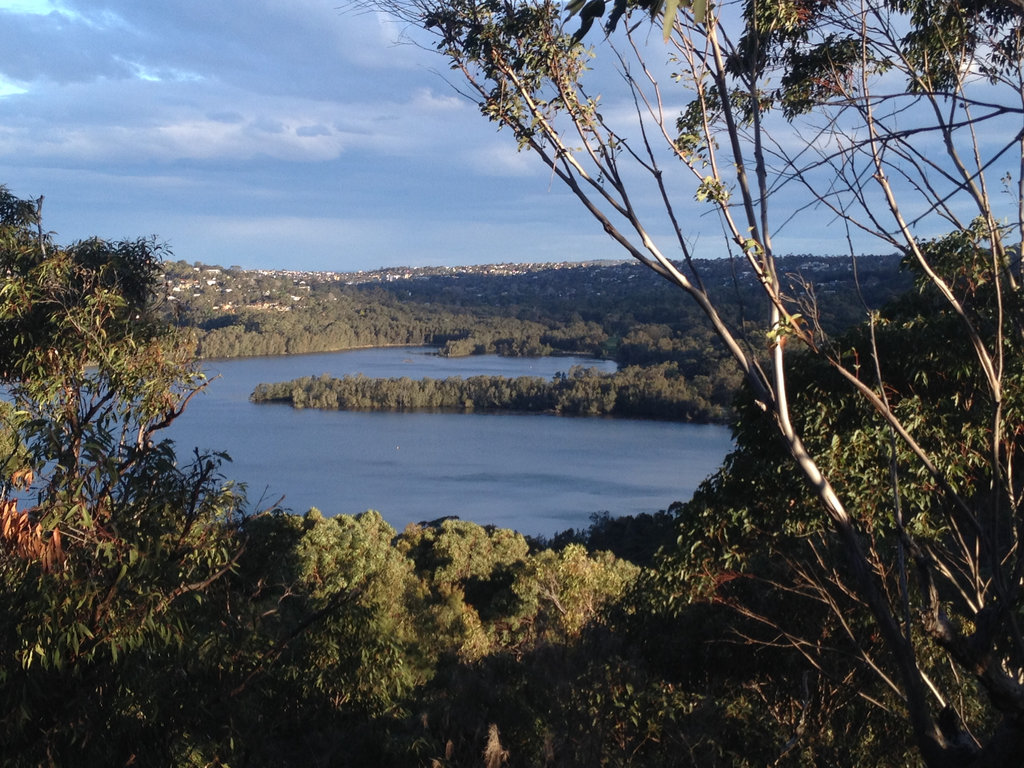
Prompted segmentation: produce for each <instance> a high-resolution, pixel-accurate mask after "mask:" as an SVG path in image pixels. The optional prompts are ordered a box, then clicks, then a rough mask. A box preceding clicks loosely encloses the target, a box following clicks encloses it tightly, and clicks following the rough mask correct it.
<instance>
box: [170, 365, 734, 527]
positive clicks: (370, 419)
mask: <svg viewBox="0 0 1024 768" xmlns="http://www.w3.org/2000/svg"><path fill="white" fill-rule="evenodd" d="M576 363H582V364H586V365H597V366H598V367H601V368H603V369H605V370H612V369H614V364H612V363H607V362H598V363H595V362H593V361H587V360H581V359H576V358H535V359H522V358H501V357H496V356H483V357H479V356H477V357H469V358H454V359H451V358H442V357H438V356H436V355H433V354H430V352H429V350H423V349H419V348H391V349H369V350H357V351H352V352H338V353H331V354H319V355H302V356H295V357H272V358H249V359H242V360H225V361H213V362H210V363H208V364H207V366H206V370H207V374H208V375H210V376H211V377H212V376H218V375H219V376H220V378H219V379H217V380H216V381H214V382H213V383H212V384H211V385H210V386H209V387H208V389H207V391H206V392H204V393H202V394H200V395H198V396H197V397H196V398H195V399H194V400H193V402H192V405H190V407H189V409H188V411H186V413H185V415H184V416H183V417H182V418H181V419H179V421H178V422H177V423H176V424H175V425H174V427H173V429H172V431H171V436H172V437H173V438H174V439H175V441H176V442H177V446H178V452H179V454H182V455H183V454H184V453H185V452H186V451H187V450H188V449H190V448H191V447H192V446H199V447H201V448H207V449H214V450H222V451H226V452H227V453H228V454H229V455H230V456H231V458H232V459H233V461H232V463H231V464H228V465H226V466H225V474H226V475H227V476H228V477H230V478H232V479H234V480H237V481H239V482H244V483H245V484H246V485H247V486H248V493H249V499H250V502H251V503H252V506H254V508H259V507H261V506H263V507H265V506H269V505H271V504H273V503H275V502H277V501H278V500H279V499H281V498H282V497H283V500H282V501H281V503H282V505H283V506H284V507H285V508H288V509H291V510H292V511H295V512H305V511H306V510H307V509H309V508H310V507H313V506H315V507H317V508H319V509H320V510H321V511H323V512H324V513H325V514H328V515H334V514H357V513H359V512H363V511H365V510H367V509H376V510H378V511H379V512H380V513H381V514H382V515H383V516H384V518H385V519H386V520H387V521H388V522H389V523H391V525H393V526H394V527H395V528H396V529H398V530H401V529H402V528H404V527H405V526H406V524H408V523H410V522H417V521H421V520H431V519H434V518H437V517H441V516H443V515H457V516H459V517H461V518H463V519H467V520H473V521H475V522H478V523H481V524H494V525H497V526H499V527H503V528H515V529H517V530H520V531H522V532H523V533H528V534H546V535H550V534H552V533H555V532H556V531H560V530H564V529H566V528H580V527H584V526H586V525H587V524H588V523H589V518H590V515H591V514H592V513H595V512H604V511H607V512H610V513H611V514H613V515H622V514H636V513H640V512H655V511H657V510H659V509H664V508H666V507H667V506H668V505H669V504H670V503H671V502H673V501H676V500H681V499H686V498H689V496H690V495H691V494H692V493H693V490H694V489H695V488H696V487H697V485H698V484H699V483H700V482H701V481H702V480H703V479H704V478H705V477H707V475H709V474H710V473H711V472H713V471H714V470H715V469H716V468H717V467H718V465H719V464H720V463H721V460H722V458H723V457H724V456H725V454H726V452H727V451H728V450H729V447H730V439H729V432H728V430H727V429H725V428H724V427H719V426H706V425H690V424H672V423H662V422H653V421H638V420H625V419H588V418H562V417H557V416H546V415H519V414H450V413H348V412H344V411H316V410H295V409H293V408H291V406H287V405H280V404H275V405H254V404H252V403H250V402H249V400H248V398H249V394H250V393H251V392H252V390H253V388H254V387H255V386H256V384H258V383H259V382H263V381H265V382H271V381H282V380H285V379H292V378H296V377H299V376H310V375H313V376H318V375H320V374H322V373H328V374H330V375H332V376H341V375H343V374H346V373H365V374H366V375H367V376H408V377H410V378H419V377H424V376H430V377H433V378H443V377H445V376H471V375H477V374H495V375H498V374H500V375H504V376H521V375H534V376H544V377H546V378H550V377H551V376H553V375H554V374H555V373H556V372H558V371H564V370H567V369H568V368H569V367H570V366H571V365H573V364H576Z"/></svg>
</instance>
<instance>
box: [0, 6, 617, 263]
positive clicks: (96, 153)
mask: <svg viewBox="0 0 1024 768" xmlns="http://www.w3.org/2000/svg"><path fill="white" fill-rule="evenodd" d="M337 5H338V3H336V2H332V0H244V1H243V0H216V1H211V0H161V1H160V2H139V0H104V1H103V2H98V1H96V0H85V1H79V0H0V184H3V185H5V186H7V187H8V189H9V190H10V191H11V192H12V193H14V194H15V195H18V196H20V197H33V198H34V197H37V196H38V195H45V196H46V200H45V203H44V208H43V213H44V224H45V225H46V227H47V228H48V229H50V230H53V231H55V232H56V234H57V239H58V241H60V242H70V241H72V240H76V239H79V238H83V237H87V236H90V235H94V234H95V235H99V236H102V237H106V238H112V239H118V238H125V237H136V236H140V235H150V234H154V235H157V236H158V237H159V238H160V239H161V240H163V241H165V242H167V243H169V245H170V247H171V249H172V251H173V254H174V257H175V258H180V259H185V260H187V261H202V262H206V263H218V264H223V265H232V264H238V265H241V266H245V267H281V268H309V269H337V270H354V269H374V268H377V267H380V266H391V265H417V266H418V265H433V264H471V263H492V262H503V261H556V260H561V259H567V260H583V259H589V258H605V257H612V258H620V257H621V256H622V254H621V253H620V252H619V251H617V250H616V249H615V247H614V246H613V245H612V244H611V243H609V242H607V240H606V239H605V237H604V236H603V234H602V233H601V232H600V230H599V229H598V228H597V226H596V225H595V224H594V223H592V222H590V221H588V220H586V219H583V218H582V217H581V215H580V211H579V209H578V207H577V205H576V204H575V203H574V201H573V200H572V199H570V198H569V197H568V196H567V195H566V193H564V192H563V190H562V189H560V188H558V187H557V186H553V185H551V184H550V182H549V178H548V174H547V173H545V171H544V169H543V168H542V167H541V166H540V165H539V164H538V163H537V162H536V160H535V158H533V157H531V156H526V155H519V154H518V153H516V151H515V148H514V142H512V141H511V140H510V137H509V136H508V135H506V134H500V133H498V132H497V131H496V130H495V127H494V126H492V125H490V124H489V123H487V121H485V120H484V119H483V118H482V117H481V116H480V115H479V113H478V112H477V110H476V108H475V106H474V105H472V104H470V103H469V102H467V101H466V100H464V99H463V98H462V97H460V96H459V95H458V94H456V93H455V92H454V90H453V89H452V88H451V86H450V85H449V84H448V83H447V82H446V81H445V79H444V77H443V74H442V73H443V71H444V62H443V60H442V59H441V58H440V57H438V56H436V55H434V54H432V53H430V52H429V51H424V50H421V49H418V48H416V47H415V46H412V45H395V42H394V41H395V40H396V39H398V38H399V36H400V32H401V30H400V29H398V28H396V27H394V26H393V25H390V24H388V23H385V22H384V21H383V20H382V19H379V18H377V17H375V16H373V15H370V14H358V13H352V12H345V11H342V10H339V9H338V8H337V7H336V6H337Z"/></svg>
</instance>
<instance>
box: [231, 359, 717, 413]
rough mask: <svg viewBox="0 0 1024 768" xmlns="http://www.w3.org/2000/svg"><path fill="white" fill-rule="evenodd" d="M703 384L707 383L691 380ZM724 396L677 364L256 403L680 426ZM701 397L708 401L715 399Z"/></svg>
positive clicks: (393, 386)
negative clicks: (624, 419) (632, 420)
mask: <svg viewBox="0 0 1024 768" xmlns="http://www.w3.org/2000/svg"><path fill="white" fill-rule="evenodd" d="M695 383H696V384H704V385H705V386H707V385H708V384H709V382H708V381H707V380H704V381H699V382H695ZM728 394H729V393H728V391H727V390H726V391H719V392H715V393H712V392H708V391H707V390H706V389H705V391H704V392H698V391H695V387H694V385H692V384H691V383H690V382H688V381H687V380H686V378H685V377H684V376H682V375H681V374H680V372H679V368H678V366H677V365H676V364H675V363H662V364H660V365H652V366H648V367H640V366H629V367H628V368H625V369H624V370H620V371H617V372H615V373H613V374H602V373H599V372H597V371H595V370H594V369H593V368H583V367H581V366H578V365H577V366H573V367H572V368H571V369H570V370H569V371H568V372H566V373H559V374H556V375H555V377H554V379H553V380H551V381H546V380H544V379H541V378H539V377H536V376H520V377H516V378H511V379H510V378H507V377H504V376H472V377H470V378H467V379H463V378H461V377H457V376H456V377H451V378H447V379H442V380H438V379H431V378H424V379H410V378H407V377H403V378H400V379H372V378H369V377H367V376H364V375H362V374H357V375H354V376H344V377H342V378H340V379H336V378H332V377H330V376H327V375H323V376H319V377H315V376H306V377H303V378H300V379H294V380H292V381H287V382H279V383H275V384H266V383H263V384H258V385H257V387H256V389H255V390H254V391H253V393H252V395H251V399H252V400H253V401H254V402H257V403H260V402H288V403H291V405H292V406H294V407H295V408H324V409H328V410H390V411H414V410H442V409H444V410H460V411H493V410H504V411H523V412H542V413H557V414H562V415H573V416H627V417H633V418H658V419H671V420H679V421H721V420H722V419H723V417H724V415H725V413H726V409H727V406H728V401H727V400H726V397H727V395H728ZM705 397H707V398H711V397H714V398H715V400H716V402H709V401H708V399H705Z"/></svg>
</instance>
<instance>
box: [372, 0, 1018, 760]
mask: <svg viewBox="0 0 1024 768" xmlns="http://www.w3.org/2000/svg"><path fill="white" fill-rule="evenodd" d="M365 4H366V5H368V6H369V7H371V8H373V9H377V10H383V11H385V12H387V13H390V14H391V15H392V16H394V17H397V18H399V19H401V20H403V21H406V22H408V23H410V24H411V25H413V26H415V27H418V28H420V29H421V30H422V31H424V32H425V33H427V34H429V35H432V36H433V37H432V40H433V45H434V46H436V48H437V50H438V51H439V52H440V53H441V54H442V55H444V56H445V57H446V58H447V59H448V61H449V63H450V65H451V68H452V69H453V70H454V71H456V72H458V73H459V76H460V77H461V85H460V86H457V87H459V88H460V89H461V90H462V91H463V92H464V93H465V94H466V95H467V96H468V97H469V98H471V99H473V100H474V101H475V102H476V103H477V104H478V105H479V107H480V109H481V112H482V113H483V114H484V115H485V116H486V117H488V119H490V120H492V121H494V122H496V123H498V124H499V125H500V126H501V127H502V128H506V129H508V130H509V131H510V132H511V133H512V135H513V137H514V139H515V141H516V142H517V144H518V146H519V147H520V149H523V150H529V151H531V152H533V153H535V154H536V155H537V156H539V158H540V159H541V161H542V162H543V164H544V165H545V166H546V167H547V169H548V170H549V173H550V174H551V175H552V176H554V177H557V178H558V179H559V180H560V181H561V182H562V183H564V184H565V185H566V187H567V188H568V189H569V190H570V191H571V192H572V193H573V194H574V195H575V196H576V198H578V200H579V201H580V203H581V204H582V205H583V207H584V209H585V210H586V211H587V212H588V213H589V214H590V215H591V216H592V217H593V218H594V219H596V221H597V222H598V224H599V225H600V226H601V227H602V228H603V229H604V231H605V232H606V233H607V234H608V235H609V237H611V238H612V239H613V240H614V241H615V242H617V243H618V244H619V245H621V246H622V247H623V248H624V249H625V250H626V251H627V252H628V253H629V254H630V255H631V256H632V257H633V258H635V259H636V260H638V261H639V262H641V263H643V264H645V265H647V266H649V267H650V268H651V269H652V270H654V271H655V272H657V273H658V274H659V275H661V276H662V277H664V278H665V279H666V280H668V281H670V282H671V283H673V284H674V285H676V286H678V287H679V288H680V289H681V290H682V291H683V292H684V293H685V294H687V295H688V296H689V297H690V298H691V299H692V300H693V301H695V302H696V303H697V304H698V305H699V307H700V308H701V309H702V310H703V312H704V313H705V314H706V315H707V317H708V318H709V320H710V322H711V324H712V326H713V327H714V329H715V332H716V333H717V335H718V337H719V339H720V340H721V341H722V343H723V344H724V345H725V346H726V348H727V349H728V350H729V353H730V354H731V356H732V357H733V359H734V360H735V361H736V362H737V364H738V365H739V367H740V368H741V369H742V371H743V373H744V376H745V380H746V382H747V386H748V387H749V389H750V392H751V397H752V400H753V402H755V403H756V404H757V409H758V411H759V412H760V414H761V415H760V416H758V418H760V419H764V420H766V421H767V422H768V423H770V424H771V425H772V432H773V435H774V437H773V440H772V441H770V442H765V443H764V444H763V450H765V451H767V452H769V454H772V455H779V454H782V455H787V456H788V457H789V460H790V461H791V462H792V465H793V467H794V469H795V470H796V471H797V472H798V475H799V476H800V477H801V478H802V482H803V483H804V484H806V487H808V488H810V489H811V492H812V494H813V496H814V498H815V499H816V505H815V516H814V518H813V519H814V521H815V523H816V524H817V528H816V530H821V531H822V532H823V534H822V535H824V536H825V537H826V539H825V540H826V541H827V544H828V546H827V547H823V548H817V549H811V550H809V551H808V550H805V553H804V559H803V563H804V564H805V566H806V567H804V568H802V569H799V570H794V571H793V572H791V574H790V575H791V577H792V578H795V579H799V580H800V588H801V589H807V590H809V591H810V593H812V594H815V595H817V597H818V599H820V600H821V601H822V603H823V604H825V605H831V606H832V607H833V609H834V611H835V614H836V616H837V618H838V619H839V620H840V621H841V620H843V619H844V616H843V615H842V614H843V613H844V612H845V611H847V610H854V611H856V613H857V615H858V616H859V617H861V618H862V619H863V621H864V622H866V624H867V626H870V628H871V633H872V636H874V637H877V638H878V639H879V641H880V645H879V647H878V648H873V649H871V652H870V654H868V649H866V648H864V647H863V646H861V647H860V650H861V652H862V661H864V663H866V664H868V665H869V666H870V667H871V669H872V670H873V671H874V673H875V674H876V675H877V677H878V679H879V680H880V681H881V682H882V684H883V685H884V686H885V687H887V688H888V689H889V690H891V692H892V694H893V697H894V700H895V701H896V702H898V703H897V704H896V705H895V706H898V707H899V708H900V709H901V711H902V713H903V716H904V717H905V720H906V723H907V724H908V726H909V729H910V731H911V732H912V734H913V738H914V742H915V744H916V747H917V749H918V751H919V753H920V755H921V758H922V759H923V761H924V762H925V763H926V764H927V765H929V766H961V765H1005V764H1009V763H1010V762H1016V761H1017V760H1018V757H1017V755H1019V754H1020V751H1021V749H1022V748H1024V725H1022V724H1024V673H1022V670H1024V633H1022V632H1021V630H1020V628H1019V618H1020V615H1021V609H1022V607H1024V605H1022V599H1024V595H1022V586H1024V585H1022V573H1024V557H1022V555H1024V553H1022V551H1021V548H1020V543H1021V542H1020V535H1021V530H1022V528H1021V524H1022V522H1024V520H1022V517H1021V509H1020V503H1021V496H1020V480H1019V476H1020V468H1019V467H1018V463H1019V459H1018V450H1017V449H1018V444H1019V440H1020V437H1019V429H1018V425H1019V423H1020V420H1019V417H1018V416H1017V415H1016V414H1017V409H1018V407H1019V405H1018V402H1019V392H1020V377H1019V369H1020V346H1019V341H1020V335H1021V331H1022V329H1024V322H1022V321H1024V316H1022V314H1021V307H1020V272H1021V264H1020V248H1019V246H1018V245H1017V243H1018V242H1019V240H1020V237H1021V226H1022V220H1024V194H1022V191H1024V186H1022V185H1024V174H1022V172H1021V167H1020V158H1021V155H1022V149H1024V134H1022V132H1021V131H1020V125H1021V117H1022V115H1024V104H1022V101H1021V93H1024V60H1022V58H1024V57H1022V53H1024V51H1022V42H1021V41H1022V31H1024V30H1022V19H1024V14H1022V10H1021V8H1020V6H1019V5H1017V4H1013V3H1010V2H1006V1H1005V0H982V2H977V3H966V2H960V0H900V1H899V2H893V1H891V0H866V1H865V2H860V3H852V2H844V1H843V0H838V1H836V2H827V3H810V2H803V0H773V1H772V2H761V0H748V1H746V2H741V3H719V4H711V3H707V2H704V1H703V0H694V2H692V4H691V3H687V2H679V1H678V0H668V1H667V2H664V3H663V2H661V0H649V1H648V2H644V3H640V7H639V8H638V9H637V10H635V11H634V7H633V6H632V5H631V4H629V3H626V2H625V1H624V0H618V1H617V2H615V3H614V4H613V5H612V8H611V11H610V13H609V16H608V22H607V25H606V28H605V32H606V37H605V38H604V39H603V40H598V41H597V42H596V44H595V46H596V48H597V53H596V54H595V53H594V51H593V50H592V49H590V48H587V47H585V46H584V44H583V43H582V42H581V41H582V40H583V39H586V32H587V27H588V26H590V25H591V24H592V23H593V21H594V20H595V19H597V18H600V17H601V16H602V14H603V13H604V9H605V3H604V2H602V0H593V1H592V2H587V3H584V2H583V1H582V0H578V1H577V2H574V3H571V4H570V5H569V6H568V11H569V13H570V14H572V13H578V14H579V16H580V20H581V24H580V27H579V29H578V30H577V32H576V33H575V34H570V33H569V32H568V31H567V30H566V29H564V28H563V16H564V15H565V9H563V8H562V7H560V6H559V5H558V4H556V3H554V2H551V1H550V0H523V1H521V2H515V1H514V0H507V1H504V2H498V0H367V2H366V3H365ZM638 13H651V14H653V15H655V16H658V15H659V14H660V16H661V20H662V23H661V24H660V27H661V31H662V34H661V35H657V34H653V35H652V34H651V30H650V27H649V25H648V24H647V23H646V22H645V20H644V19H643V18H642V17H641V18H639V19H637V18H635V15H637V14H638ZM652 38H663V39H661V40H654V39H652ZM592 55H595V56H596V58H595V59H594V60H593V62H592V59H591V56H592ZM607 58H610V60H611V62H610V63H611V64H612V65H614V66H615V67H617V70H618V72H617V74H618V78H617V79H616V80H612V79H611V78H605V79H603V80H602V79H600V78H601V77H602V72H601V67H602V65H603V64H604V63H605V61H606V59H607ZM594 62H596V63H594ZM595 78H596V79H597V85H592V81H593V80H594V79H595ZM603 86H607V87H605V88H603V93H601V94H600V95H598V94H597V88H601V87H603ZM614 87H620V88H621V90H620V91H618V92H614V91H610V90H609V88H614ZM616 121H618V122H616ZM1004 172H1005V173H1004ZM702 211H705V212H706V213H707V214H709V215H708V216H707V217H705V218H711V219H712V220H713V221H714V222H715V224H716V226H718V227H720V229H721V232H722V234H723V237H722V239H721V241H720V242H719V243H718V246H717V250H718V251H719V252H721V253H725V252H727V253H728V255H729V256H730V257H731V258H734V259H735V260H736V261H737V263H738V272H737V274H738V280H741V281H742V280H749V281H753V282H754V284H755V285H757V286H758V288H759V300H758V302H757V303H756V304H753V305H751V306H748V307H747V308H745V310H744V311H743V312H742V313H741V314H740V315H738V316H735V315H727V314H725V313H724V312H723V311H722V310H721V307H722V300H721V293H720V289H719V288H718V287H716V286H712V285H706V284H705V283H704V282H703V280H702V276H701V271H700V264H699V262H698V260H697V258H696V257H697V256H698V255H701V254H702V253H704V251H702V250H700V249H704V248H706V242H707V239H706V238H698V237H697V236H698V235H699V234H703V232H702V231H701V230H700V221H701V217H700V215H699V214H700V213H701V212H702ZM822 216H826V217H830V218H831V219H832V222H833V224H832V230H833V231H836V230H838V232H839V233H840V239H841V241H842V243H843V244H844V245H842V246H841V247H843V248H845V249H846V250H848V251H849V253H850V255H851V258H852V257H853V256H854V254H855V253H856V252H857V251H858V250H859V249H863V248H864V247H865V244H869V243H870V244H871V245H870V247H872V248H881V249H888V250H895V251H898V252H900V253H901V254H903V256H904V259H905V262H906V263H907V265H908V266H912V267H913V269H914V270H915V271H916V272H917V274H918V275H919V278H920V288H919V290H920V291H921V292H922V297H925V298H924V300H925V301H926V302H928V307H927V311H926V312H925V313H924V314H923V315H922V316H921V318H919V319H917V320H904V321H900V324H893V323H892V321H889V320H886V319H885V318H880V317H879V316H878V315H877V313H876V312H875V311H874V310H873V308H869V307H865V313H864V315H865V318H866V323H867V325H866V331H865V334H866V336H865V340H863V341H862V343H859V344H857V345H856V346H849V345H846V344H844V343H842V342H841V341H840V340H836V339H831V338H829V337H828V336H827V335H826V334H825V333H824V331H823V329H822V327H821V323H820V322H819V319H820V317H821V316H822V314H823V312H821V311H819V302H821V303H822V304H826V299H825V297H816V296H815V295H814V294H813V293H812V292H808V291H803V290H801V286H800V285H799V284H796V285H795V286H794V285H792V284H791V283H790V282H788V281H787V280H786V279H785V276H784V275H782V274H780V273H779V269H778V260H777V249H776V243H777V242H778V243H784V242H785V238H786V237H787V236H788V235H789V234H790V233H791V232H792V231H793V230H794V228H799V227H802V226H805V225H806V224H807V222H808V221H809V220H810V219H812V218H813V217H819V218H820V217H822ZM854 263H855V259H854ZM925 321H927V322H925ZM922 323H924V326H923V330H925V331H926V334H925V336H924V338H925V339H926V340H927V341H929V346H930V347H931V348H934V345H933V344H932V342H934V340H935V339H936V338H938V334H945V336H944V337H943V338H942V341H943V346H941V348H940V349H938V350H937V351H936V354H934V355H932V356H930V357H924V358H923V359H922V358H920V357H915V358H914V359H919V360H920V363H921V366H922V367H921V368H920V369H918V370H917V371H916V372H914V374H913V375H910V376H907V375H905V374H906V371H905V369H904V363H905V361H906V359H907V357H906V356H907V353H908V352H909V351H912V350H914V346H913V345H915V344H918V343H920V342H921V339H922V337H920V336H919V335H918V334H919V332H920V331H921V330H922ZM915 324H916V325H915ZM883 336H884V337H885V338H884V339H883V338H882V337H883ZM883 342H884V343H883ZM807 356H810V357H811V358H813V359H814V360H817V361H819V362H820V363H821V364H823V365H825V366H826V367H827V368H828V371H829V372H830V373H829V375H830V376H831V381H830V386H832V387H837V386H838V387H842V391H843V392H844V396H843V399H842V400H841V401H840V402H838V403H837V402H836V401H835V398H834V397H832V396H831V390H828V389H823V388H822V387H820V386H808V387H807V388H805V389H800V388H799V387H798V386H795V384H794V381H793V380H792V377H793V375H794V372H795V371H797V370H798V368H797V366H803V365H807V362H806V360H807ZM949 365H954V366H955V367H954V368H950V367H948V366H949ZM937 379H943V380H944V381H945V383H946V384H947V386H944V387H930V386H925V384H927V383H928V382H934V381H936V380H937ZM797 413H805V414H806V413H812V414H814V418H815V419H816V421H814V422H813V423H812V422H811V421H810V420H808V419H804V420H801V419H799V418H797ZM846 420H852V422H850V423H849V424H847V423H846ZM840 425H842V430H839V427H840ZM837 431H843V432H844V433H847V434H849V435H850V439H851V440H852V441H853V444H854V446H855V447H854V449H853V450H851V451H840V452H837V451H836V450H835V446H834V445H832V443H831V442H830V441H824V442H823V441H820V440H818V439H817V438H819V437H820V436H821V435H827V434H830V433H836V432H837ZM839 456H841V457H842V461H833V459H835V458H836V457H839ZM851 463H852V464H851ZM853 465H856V466H858V468H859V471H856V472H853V471H850V469H851V466H853ZM784 523H785V517H784V516H783V519H782V520H781V521H779V524H780V525H782V524H784ZM826 524H827V525H826ZM837 590H838V591H839V592H841V593H842V594H844V595H846V596H847V597H848V600H844V601H843V603H841V604H836V603H835V601H834V600H831V599H830V596H831V595H833V594H835V592H836V591H837ZM783 636H785V635H783ZM803 639H804V638H800V637H792V641H793V643H794V645H795V646H796V647H799V646H800V644H801V642H802V640H803Z"/></svg>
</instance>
